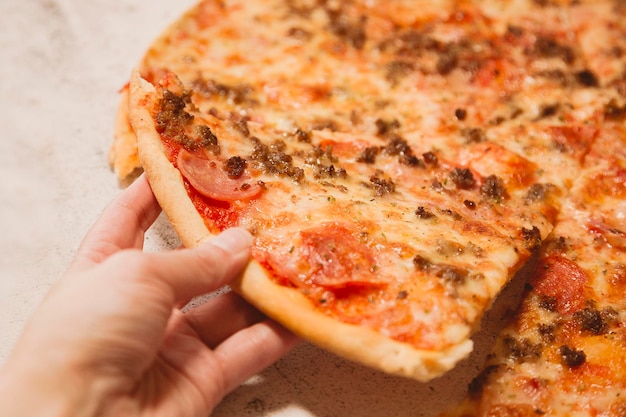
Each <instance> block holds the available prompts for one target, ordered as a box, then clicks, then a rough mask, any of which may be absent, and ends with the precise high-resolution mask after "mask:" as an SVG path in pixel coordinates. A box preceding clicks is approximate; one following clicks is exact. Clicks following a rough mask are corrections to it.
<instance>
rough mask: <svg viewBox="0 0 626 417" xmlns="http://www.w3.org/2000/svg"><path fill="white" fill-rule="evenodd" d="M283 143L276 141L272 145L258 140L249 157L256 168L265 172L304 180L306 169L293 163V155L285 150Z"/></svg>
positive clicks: (295, 179)
mask: <svg viewBox="0 0 626 417" xmlns="http://www.w3.org/2000/svg"><path fill="white" fill-rule="evenodd" d="M282 145H284V143H283V144H282ZM282 145H281V144H280V143H275V144H273V145H272V146H271V147H270V146H268V145H266V144H264V143H261V142H260V141H258V142H257V143H256V145H255V146H254V150H253V151H252V154H251V155H250V158H249V159H250V160H251V161H253V162H254V164H255V166H256V168H258V169H261V170H264V171H265V172H268V173H271V174H278V175H281V176H285V177H289V178H291V179H293V180H294V181H301V180H303V179H304V170H303V169H302V168H299V167H296V166H294V165H293V157H292V156H291V155H289V154H287V153H285V152H284V146H282Z"/></svg>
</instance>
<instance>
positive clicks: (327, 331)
mask: <svg viewBox="0 0 626 417" xmlns="http://www.w3.org/2000/svg"><path fill="white" fill-rule="evenodd" d="M153 91H154V87H153V86H152V85H151V84H150V83H148V82H147V81H145V80H143V79H141V77H140V75H139V74H138V73H137V72H135V73H133V75H132V81H131V86H130V102H131V105H130V113H129V114H130V120H131V123H132V126H133V129H134V131H135V133H136V135H137V139H138V143H139V158H140V161H141V164H142V165H143V167H144V170H145V173H146V176H147V178H148V180H149V182H150V184H151V186H152V189H153V192H154V194H155V196H156V197H157V200H158V201H159V203H160V205H161V207H162V208H163V211H164V212H165V213H166V215H167V216H168V219H169V220H170V222H171V224H172V226H173V228H174V229H175V230H176V232H177V233H178V235H179V236H180V238H181V240H182V242H183V243H184V245H185V246H187V247H194V246H197V245H199V244H200V243H202V242H203V241H205V240H207V239H209V238H211V237H212V236H213V235H212V234H211V233H210V232H209V230H208V229H207V227H206V226H205V224H204V221H203V219H202V217H201V216H200V215H199V214H198V212H197V211H196V209H195V207H194V205H193V203H192V201H191V200H190V199H189V197H188V195H187V191H186V189H185V186H184V183H183V179H182V176H181V174H180V172H179V171H178V169H176V168H175V167H174V166H173V165H172V164H171V163H170V161H169V160H168V158H167V156H166V155H165V153H164V147H163V145H162V143H161V139H160V135H159V134H158V133H157V131H156V129H155V126H154V122H153V119H152V116H151V114H150V111H149V110H148V108H147V107H146V104H147V103H148V102H149V101H150V97H149V96H150V94H151V93H152V92H153ZM231 287H232V288H233V290H235V291H236V292H237V293H239V294H241V295H242V296H243V297H244V298H245V299H246V300H248V301H249V302H250V303H251V304H253V305H254V306H256V307H257V308H258V309H260V310H261V311H262V312H264V313H265V314H267V315H268V316H269V317H272V318H273V319H275V320H277V321H278V322H280V323H281V324H283V325H284V326H285V327H287V328H289V329H290V330H291V331H293V332H294V333H296V334H298V335H299V336H301V337H303V338H305V339H307V340H309V341H311V342H313V343H315V344H317V345H318V346H320V347H322V348H325V349H327V350H329V351H332V352H334V353H336V354H338V355H340V356H342V357H344V358H346V359H349V360H352V361H355V362H358V363H361V364H364V365H367V366H369V367H371V368H375V369H378V370H381V371H383V372H385V373H388V374H393V375H397V376H403V377H408V378H412V379H415V380H418V381H429V380H431V379H433V378H435V377H437V376H440V375H441V374H443V373H445V372H447V371H448V370H450V369H452V368H453V367H454V366H455V365H456V364H457V363H458V361H459V360H461V359H463V358H465V357H466V356H467V355H469V353H470V352H471V351H472V347H473V343H472V341H471V340H470V339H465V340H463V341H461V342H460V343H459V344H457V345H454V346H451V347H450V348H447V349H444V350H441V351H430V350H423V349H416V348H414V347H412V346H411V345H409V344H406V343H401V342H397V341H394V340H392V339H390V338H387V337H385V336H383V335H381V334H379V333H377V332H375V331H373V330H371V329H368V328H365V327H362V326H357V325H351V324H346V323H342V322H339V321H337V320H334V319H332V318H330V317H328V316H326V315H324V314H323V313H320V312H319V311H317V310H316V309H315V308H314V306H313V304H312V303H311V302H310V301H309V300H308V299H307V298H306V297H305V296H304V295H302V294H300V293H299V292H298V291H297V290H295V289H290V288H287V287H284V286H281V285H279V284H276V283H274V282H273V281H272V279H271V278H270V276H269V275H268V274H267V272H266V271H265V269H264V268H263V267H262V266H261V265H260V264H258V262H256V261H254V260H252V261H250V263H249V265H248V267H247V269H246V270H245V272H244V273H243V274H242V275H241V276H240V277H238V278H237V279H236V280H235V281H234V282H233V283H232V284H231Z"/></svg>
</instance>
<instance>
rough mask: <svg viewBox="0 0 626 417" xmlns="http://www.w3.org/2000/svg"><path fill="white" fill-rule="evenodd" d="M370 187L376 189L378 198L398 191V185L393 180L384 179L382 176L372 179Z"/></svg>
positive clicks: (373, 176)
mask: <svg viewBox="0 0 626 417" xmlns="http://www.w3.org/2000/svg"><path fill="white" fill-rule="evenodd" d="M370 186H371V187H372V188H373V189H374V191H375V193H376V196H377V197H382V196H384V195H387V194H391V193H394V192H395V191H396V184H395V183H394V182H393V180H392V179H391V178H383V177H381V176H380V175H372V176H371V177H370Z"/></svg>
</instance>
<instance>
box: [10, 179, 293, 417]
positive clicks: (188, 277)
mask: <svg viewBox="0 0 626 417" xmlns="http://www.w3.org/2000/svg"><path fill="white" fill-rule="evenodd" d="M159 213H160V208H159V206H158V204H157V202H156V200H155V198H154V196H153V194H152V191H151V189H150V187H149V185H148V182H147V181H146V180H145V178H143V177H141V178H140V179H138V180H137V181H136V182H135V184H133V185H132V186H130V187H129V188H128V189H127V190H125V191H123V192H122V193H121V194H120V195H119V196H118V197H117V198H116V199H115V200H114V201H113V203H112V204H110V205H109V207H107V208H106V210H105V211H104V212H103V214H102V216H101V217H100V218H99V219H98V221H97V222H96V223H95V224H94V226H93V227H92V229H91V230H90V231H89V233H88V234H87V236H86V237H85V239H84V241H83V243H82V244H81V247H80V249H79V251H78V254H77V256H76V258H75V260H74V262H73V263H72V265H71V266H70V268H69V270H68V271H67V273H66V274H65V275H64V276H63V277H62V278H61V279H60V280H59V282H58V283H57V285H55V287H54V288H53V289H52V291H51V292H50V294H49V295H48V296H47V297H46V298H45V300H44V301H43V303H42V304H41V306H40V307H39V308H38V310H37V311H36V312H35V314H34V315H33V317H32V318H31V319H30V321H29V322H28V323H27V325H26V327H25V329H24V332H23V334H22V336H21V338H20V339H19V341H18V343H17V344H16V346H15V348H14V351H13V353H12V354H11V356H10V357H9V358H8V360H7V362H6V364H5V367H4V369H3V370H2V373H0V410H3V414H4V415H12V416H18V415H20V416H26V415H28V416H36V415H46V416H78V415H80V416H95V415H98V416H174V415H175V416H202V417H206V416H207V415H208V414H209V413H210V412H211V410H212V409H213V408H214V407H215V406H216V405H217V404H218V402H219V401H221V399H222V398H223V397H224V395H226V394H227V393H228V392H229V391H231V390H232V389H234V388H236V387H237V386H239V385H240V384H241V383H243V382H245V380H246V379H248V378H249V377H250V376H252V375H254V374H255V373H257V372H258V371H260V370H262V369H264V368H265V367H267V366H268V365H270V364H271V363H273V362H274V361H276V360H277V359H278V358H280V357H281V356H282V355H283V354H285V353H286V352H287V351H288V350H289V349H290V348H291V347H292V346H294V345H295V344H296V342H297V338H296V337H295V336H294V335H292V334H291V333H290V332H288V331H287V330H285V329H284V328H282V327H281V326H280V325H278V324H277V323H275V322H273V321H271V320H267V319H264V317H263V316H262V315H261V314H260V313H259V312H258V311H256V310H255V309H253V308H252V307H251V306H250V305H248V304H247V303H246V302H245V301H243V300H242V299H241V298H240V297H239V296H238V295H236V294H234V293H232V292H228V293H226V294H224V295H221V296H217V297H214V298H211V299H209V300H208V301H207V302H206V303H204V304H202V305H200V306H198V307H196V308H193V309H191V310H189V311H187V312H184V313H183V312H182V311H181V308H182V307H183V306H184V305H186V304H187V303H188V302H189V301H190V300H191V299H192V298H193V297H195V296H197V295H201V294H205V293H207V292H210V291H214V290H217V289H219V288H220V287H222V286H223V285H224V284H227V283H228V282H229V280H231V279H233V278H234V277H235V276H237V274H239V273H240V272H241V271H242V269H243V268H244V266H245V264H246V262H247V260H248V258H249V247H250V244H251V237H250V235H249V234H248V233H247V232H246V231H244V230H242V229H231V230H228V231H225V232H223V233H222V234H221V235H219V236H218V237H216V238H214V239H212V240H210V241H209V242H206V243H203V244H202V245H200V246H199V247H197V248H195V249H180V250H175V251H165V252H159V253H144V252H142V250H141V249H142V246H143V241H144V233H145V231H146V230H147V229H148V228H149V227H150V225H151V224H152V223H153V222H154V220H155V219H156V218H157V216H158V215H159Z"/></svg>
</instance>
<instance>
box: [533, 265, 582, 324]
mask: <svg viewBox="0 0 626 417" xmlns="http://www.w3.org/2000/svg"><path fill="white" fill-rule="evenodd" d="M537 271H538V272H539V273H538V274H535V276H534V277H533V279H532V280H531V285H532V286H533V288H534V289H535V291H536V292H537V293H538V294H543V295H546V296H548V297H553V298H554V299H555V301H556V309H557V311H558V312H559V313H561V314H573V313H575V312H576V311H578V310H580V309H582V308H583V307H584V306H585V300H586V297H585V287H586V286H587V283H588V282H589V276H588V275H587V273H586V272H585V270H584V269H582V268H581V267H580V266H578V264H576V263H574V262H573V261H570V260H569V259H568V258H566V257H564V256H560V255H552V256H549V257H547V258H546V259H544V260H543V261H542V262H540V263H539V265H538V266H537Z"/></svg>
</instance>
